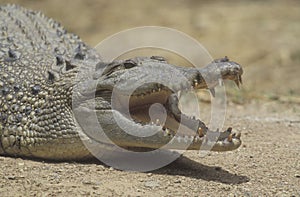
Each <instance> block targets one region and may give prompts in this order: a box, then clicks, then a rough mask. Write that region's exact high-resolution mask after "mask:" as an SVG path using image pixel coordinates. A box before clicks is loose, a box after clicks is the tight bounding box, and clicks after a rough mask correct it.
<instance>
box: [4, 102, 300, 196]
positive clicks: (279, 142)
mask: <svg viewBox="0 0 300 197" xmlns="http://www.w3.org/2000/svg"><path fill="white" fill-rule="evenodd" d="M229 107H230V109H228V111H227V120H226V123H225V127H226V126H228V125H231V126H233V127H234V129H235V130H239V131H241V132H242V139H243V145H242V146H241V147H240V148H239V149H238V150H236V151H233V152H226V153H213V152H212V153H210V154H209V155H208V156H206V157H200V156H199V153H198V152H197V151H187V152H185V153H184V154H183V156H182V157H181V158H179V159H178V160H176V161H175V162H173V163H171V164H170V165H168V166H166V167H163V168H161V169H158V170H155V171H152V172H148V173H140V172H125V171H119V170H115V169H113V168H110V167H109V166H105V165H103V164H101V163H100V162H97V161H90V162H86V163H49V162H43V161H31V160H24V159H20V158H18V159H15V158H7V157H0V161H1V168H0V174H1V179H0V193H1V194H2V196H57V195H58V196H82V195H92V196H300V187H299V186H300V160H299V151H300V145H299V142H300V113H299V112H300V111H299V110H300V108H299V107H295V106H293V105H286V104H284V105H283V104H280V103H278V102H268V103H264V104H262V103H256V102H254V103H251V104H247V105H243V106H242V105H235V104H230V106H229Z"/></svg>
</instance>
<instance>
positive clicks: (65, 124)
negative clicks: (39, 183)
mask: <svg viewBox="0 0 300 197" xmlns="http://www.w3.org/2000/svg"><path fill="white" fill-rule="evenodd" d="M0 19H1V24H0V41H1V43H0V76H1V78H0V95H1V97H0V155H9V156H23V157H30V158H42V159H51V160H83V159H86V158H90V157H93V156H92V154H91V153H90V152H89V151H88V150H87V149H86V147H85V146H84V143H93V142H95V141H97V142H100V144H101V146H100V147H99V148H103V149H110V148H111V147H112V146H111V144H109V143H108V142H107V141H106V140H104V139H101V138H100V139H99V138H94V136H92V135H90V134H89V131H87V130H86V129H87V127H90V128H92V129H95V127H91V125H93V123H92V122H91V117H90V116H91V112H93V113H95V114H96V118H97V120H98V121H99V123H100V125H101V126H102V128H103V130H104V132H105V134H106V135H107V136H108V137H109V138H110V139H111V140H112V141H113V142H115V143H116V144H117V145H119V146H121V147H124V148H127V149H130V150H135V149H136V150H141V149H157V148H160V147H162V146H163V145H165V144H166V143H168V142H171V143H170V145H169V146H168V147H167V148H172V149H174V148H175V149H185V148H187V149H191V150H196V149H199V148H200V146H201V145H202V144H203V142H205V144H208V145H209V144H211V143H212V142H210V140H211V139H209V137H208V136H207V133H208V132H211V131H209V129H208V128H207V127H206V126H205V124H204V123H203V122H201V121H200V120H195V119H193V118H190V117H188V116H186V115H184V114H182V113H181V112H180V110H179V109H178V107H177V104H178V98H177V96H176V94H177V92H178V91H181V90H185V89H191V88H193V89H203V88H204V89H210V90H211V91H212V92H214V91H213V87H214V86H216V85H217V84H218V82H219V81H220V80H225V79H228V80H233V81H235V82H236V83H237V84H239V83H241V75H242V72H243V71H242V68H241V67H240V65H238V64H237V63H235V62H232V61H229V60H228V59H227V58H223V59H219V60H215V61H214V62H212V63H211V64H209V65H207V66H206V67H205V68H203V69H196V68H184V67H179V66H174V65H170V64H168V63H167V62H166V61H165V60H164V59H163V58H161V57H151V58H135V59H130V60H125V61H117V62H112V63H103V62H102V61H101V59H100V56H99V55H98V54H97V52H96V51H95V50H94V49H92V48H90V47H89V46H86V45H85V44H84V43H83V42H82V41H81V40H80V39H79V38H78V36H76V35H74V34H69V33H67V32H66V31H65V30H64V29H63V28H62V27H61V26H60V25H59V24H58V23H56V22H55V21H53V20H52V19H48V18H46V17H45V16H44V15H42V14H41V13H40V12H34V11H30V10H27V9H24V8H21V7H18V6H15V5H7V6H1V7H0ZM95 69H96V70H95ZM149 80H152V81H151V83H146V84H145V82H149ZM135 84H143V85H142V86H139V87H135ZM133 89H134V90H135V91H134V92H133V93H132V94H129V92H130V91H131V90H133ZM95 90H96V93H95ZM112 92H113V93H112ZM94 96H95V97H96V98H94ZM129 97H130V102H129V110H130V114H126V113H124V111H123V109H124V108H125V106H126V102H125V101H126V98H129ZM154 103H160V104H161V105H163V106H164V107H165V108H166V115H167V121H166V122H163V121H162V120H159V124H158V125H155V124H152V123H151V120H150V119H149V116H148V115H147V114H148V113H144V111H146V112H147V111H148V110H149V107H150V106H151V105H152V104H154ZM93 105H95V106H93ZM141 111H142V112H141ZM113 114H114V115H115V116H113ZM75 115H76V116H75ZM128 116H131V117H132V119H131V118H130V117H128ZM76 117H81V118H80V119H78V118H76ZM114 117H117V118H118V120H119V121H121V122H123V123H124V125H125V126H126V128H127V129H128V130H130V131H131V132H132V133H133V134H141V133H145V134H147V133H149V132H150V133H152V132H155V134H154V135H151V136H149V137H137V136H135V135H129V134H127V133H126V132H124V131H123V129H121V128H120V127H119V126H118V124H117V123H116V120H115V119H114ZM179 123H182V124H183V125H184V126H185V127H184V129H183V130H178V124H179ZM96 132H97V131H96ZM185 132H189V134H186V133H185ZM215 133H216V134H219V135H220V136H219V138H218V141H217V142H216V143H215V144H214V145H213V148H212V150H214V151H228V150H234V149H236V148H238V147H239V146H240V144H241V140H240V134H233V133H231V129H228V130H227V131H225V132H221V133H217V132H215ZM175 134H176V136H175V137H174V135H175ZM183 135H184V136H186V137H184V138H183V137H182V136H183ZM83 142H84V143H83Z"/></svg>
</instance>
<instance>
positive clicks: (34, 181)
mask: <svg viewBox="0 0 300 197" xmlns="http://www.w3.org/2000/svg"><path fill="white" fill-rule="evenodd" d="M0 3H1V4H4V3H18V4H21V5H23V6H25V7H27V8H31V9H35V10H42V11H43V12H44V13H46V15H47V16H50V17H52V18H55V19H56V20H58V21H60V22H61V23H62V24H63V25H64V26H66V28H67V29H68V30H69V31H71V32H74V33H77V34H79V35H80V36H81V37H82V39H83V40H84V41H86V42H87V43H88V44H90V45H91V46H95V45H96V44H97V43H98V42H99V41H101V40H103V39H104V38H106V37H107V36H109V35H111V34H113V33H117V32H119V31H121V30H124V29H128V28H132V27H136V26H142V25H158V26H167V27H171V28H175V29H178V30H180V31H183V32H185V33H187V34H189V35H191V36H193V37H194V38H195V39H197V40H199V41H200V42H201V43H202V44H203V45H204V46H205V47H206V48H207V49H208V51H209V52H210V53H211V54H212V56H213V57H222V56H224V55H228V56H229V57H230V58H233V59H234V60H236V61H237V62H239V63H241V64H242V65H243V68H244V71H245V73H244V85H243V87H242V89H241V90H240V91H237V90H236V88H230V87H229V88H227V90H229V91H228V105H227V115H226V120H225V125H224V128H226V127H228V126H232V127H233V128H234V130H236V131H240V132H241V133H242V140H243V144H242V146H241V147H240V148H239V149H238V150H236V151H232V152H225V153H209V155H208V156H206V157H203V158H202V157H200V156H199V153H198V152H197V151H187V152H185V153H184V154H183V156H182V157H181V158H179V159H178V160H176V161H174V162H173V163H172V164H170V165H168V166H165V167H163V168H161V169H158V170H155V171H152V172H147V173H140V172H126V171H119V170H116V169H113V168H110V167H109V166H105V165H103V164H102V163H101V162H99V161H97V160H95V161H89V162H82V163H76V162H68V163H53V162H47V161H33V160H26V159H21V158H9V157H0V163H1V168H0V196H248V197H250V196H278V197H279V196H280V197H281V196H300V156H299V152H300V105H299V104H300V97H299V95H300V86H299V84H300V80H299V76H300V65H299V64H300V47H299V46H300V45H299V38H300V25H299V21H300V12H299V7H300V2H299V1H292V0H287V1H278V0H273V1H271V0H266V1H217V0H216V1H205V0H199V1H197V0H188V1H181V0H165V1H154V0H153V1H134V0H129V1H116V0H111V1H104V0H103V1H98V0H89V1H80V0H69V1H61V0H44V1H32V0H14V1H8V0H0ZM175 63H176V62H175ZM229 86H230V84H229ZM202 107H203V110H204V111H206V112H208V115H209V113H210V111H209V103H208V104H204V103H203V105H202Z"/></svg>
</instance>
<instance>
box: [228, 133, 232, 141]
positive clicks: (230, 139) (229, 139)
mask: <svg viewBox="0 0 300 197" xmlns="http://www.w3.org/2000/svg"><path fill="white" fill-rule="evenodd" d="M232 136H233V135H232V133H231V134H230V135H229V136H228V138H227V140H228V142H232Z"/></svg>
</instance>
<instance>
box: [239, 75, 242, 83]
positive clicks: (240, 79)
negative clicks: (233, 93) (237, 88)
mask: <svg viewBox="0 0 300 197" xmlns="http://www.w3.org/2000/svg"><path fill="white" fill-rule="evenodd" d="M239 81H240V83H241V84H243V80H242V76H241V75H239Z"/></svg>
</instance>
